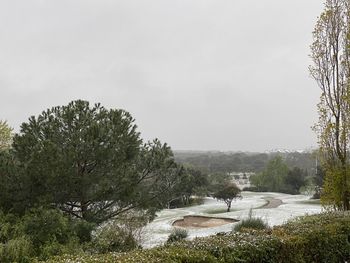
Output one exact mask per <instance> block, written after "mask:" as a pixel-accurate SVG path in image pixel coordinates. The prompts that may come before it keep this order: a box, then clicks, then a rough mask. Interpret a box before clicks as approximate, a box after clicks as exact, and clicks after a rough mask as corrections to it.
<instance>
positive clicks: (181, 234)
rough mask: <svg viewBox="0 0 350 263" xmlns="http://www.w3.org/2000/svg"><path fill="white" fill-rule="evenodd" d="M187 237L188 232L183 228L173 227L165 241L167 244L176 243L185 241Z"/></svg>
mask: <svg viewBox="0 0 350 263" xmlns="http://www.w3.org/2000/svg"><path fill="white" fill-rule="evenodd" d="M187 236H188V231H187V230H186V229H185V228H177V227H175V228H174V229H173V230H172V231H171V233H170V235H169V237H168V240H167V243H172V242H176V241H180V240H182V239H185V238H186V237H187Z"/></svg>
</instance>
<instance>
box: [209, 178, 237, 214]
mask: <svg viewBox="0 0 350 263" xmlns="http://www.w3.org/2000/svg"><path fill="white" fill-rule="evenodd" d="M213 197H214V198H215V199H218V200H222V201H224V202H225V203H226V205H227V212H230V209H231V203H232V201H233V200H234V199H237V198H240V199H241V198H242V196H241V189H239V188H238V186H237V185H236V184H234V183H230V184H229V185H227V186H225V187H224V188H222V189H221V190H219V191H217V192H216V193H215V194H214V195H213Z"/></svg>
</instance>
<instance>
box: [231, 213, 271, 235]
mask: <svg viewBox="0 0 350 263" xmlns="http://www.w3.org/2000/svg"><path fill="white" fill-rule="evenodd" d="M266 228H268V225H267V224H266V222H264V220H263V219H261V218H259V217H250V218H246V219H243V220H241V221H240V222H239V223H238V224H236V225H235V226H234V227H233V230H234V231H237V232H240V231H242V230H244V229H255V230H261V229H266Z"/></svg>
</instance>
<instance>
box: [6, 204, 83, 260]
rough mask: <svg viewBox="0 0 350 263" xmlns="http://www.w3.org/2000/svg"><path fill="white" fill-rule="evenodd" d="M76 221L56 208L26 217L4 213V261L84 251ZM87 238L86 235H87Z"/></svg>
mask: <svg viewBox="0 0 350 263" xmlns="http://www.w3.org/2000/svg"><path fill="white" fill-rule="evenodd" d="M82 224H83V221H81V223H79V224H76V223H75V221H72V220H70V219H69V218H68V217H66V216H64V215H63V214H62V212H60V211H58V210H55V209H43V208H36V209H31V210H29V211H28V212H27V213H26V214H25V215H24V216H23V217H19V216H16V215H13V214H4V213H2V212H1V213H0V262H29V261H30V258H33V257H38V258H39V259H47V258H50V257H52V256H55V255H62V254H67V253H76V252H77V251H80V250H81V248H80V243H82V240H81V239H80V237H79V235H78V234H77V231H76V228H77V226H81V225H82ZM84 238H86V237H84Z"/></svg>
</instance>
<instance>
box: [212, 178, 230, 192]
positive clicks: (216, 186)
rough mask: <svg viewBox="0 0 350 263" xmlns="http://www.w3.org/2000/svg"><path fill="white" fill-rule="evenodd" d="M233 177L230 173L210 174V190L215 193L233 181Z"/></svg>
mask: <svg viewBox="0 0 350 263" xmlns="http://www.w3.org/2000/svg"><path fill="white" fill-rule="evenodd" d="M231 180H232V178H231V176H230V175H229V174H228V173H212V174H209V175H208V182H209V183H208V192H209V193H215V192H218V191H219V190H221V189H222V188H223V187H225V185H227V184H229V183H230V182H231Z"/></svg>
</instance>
